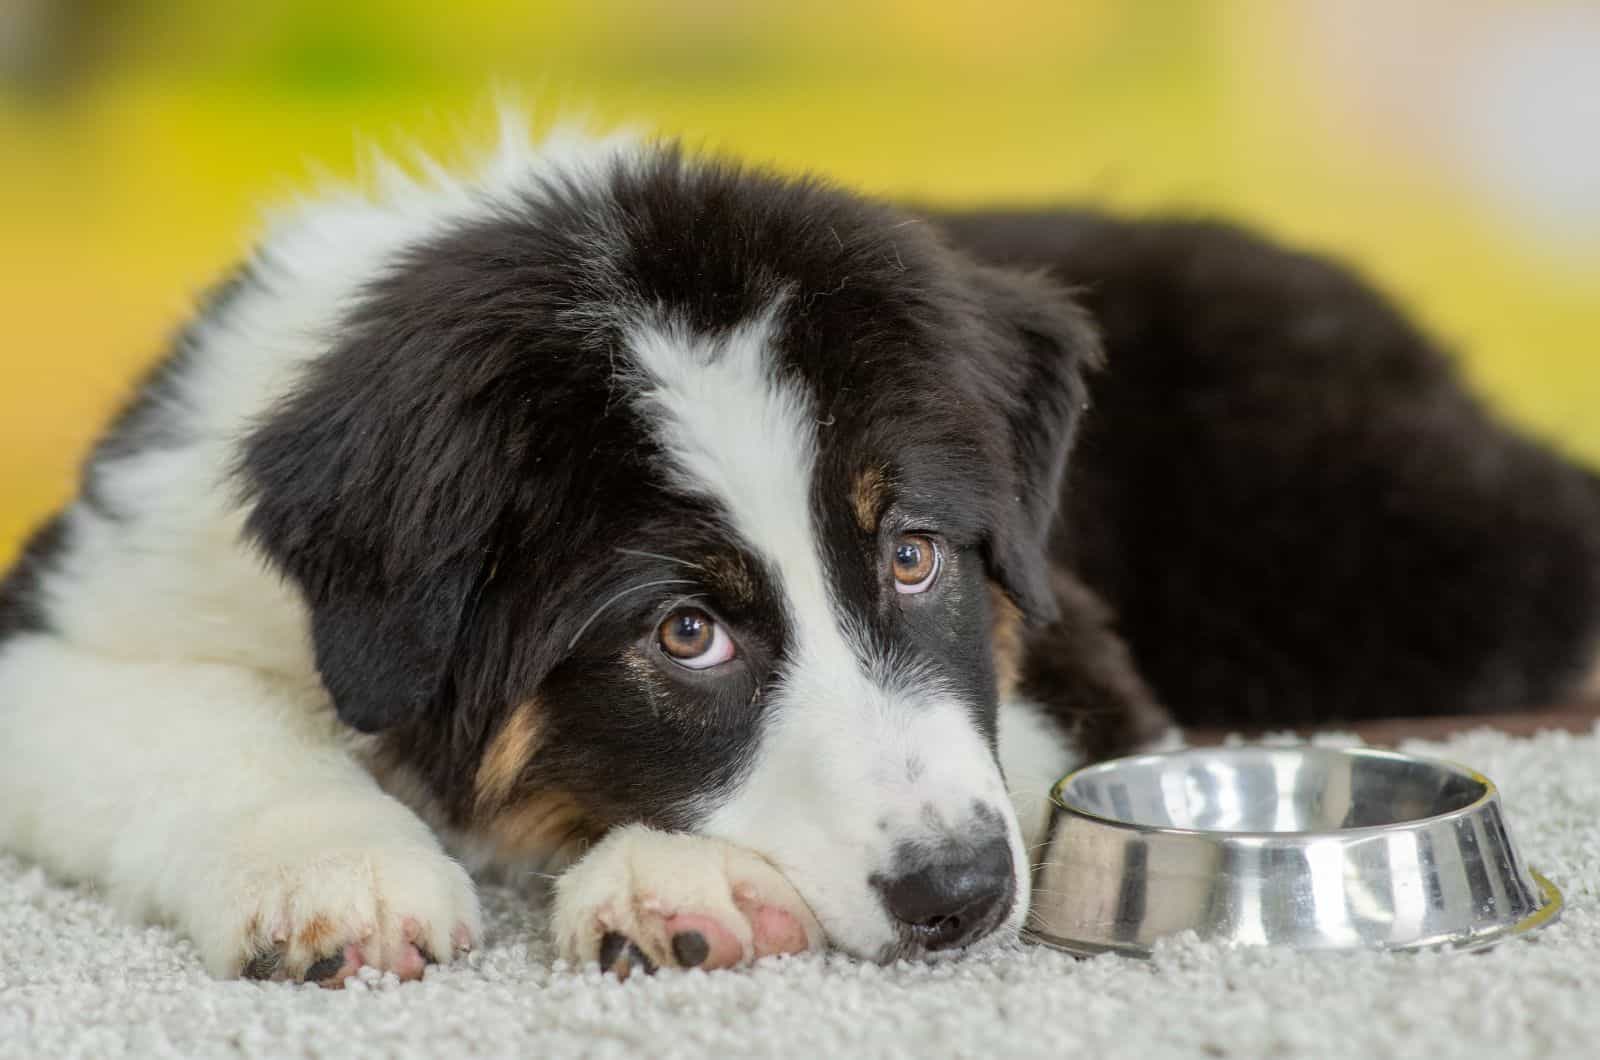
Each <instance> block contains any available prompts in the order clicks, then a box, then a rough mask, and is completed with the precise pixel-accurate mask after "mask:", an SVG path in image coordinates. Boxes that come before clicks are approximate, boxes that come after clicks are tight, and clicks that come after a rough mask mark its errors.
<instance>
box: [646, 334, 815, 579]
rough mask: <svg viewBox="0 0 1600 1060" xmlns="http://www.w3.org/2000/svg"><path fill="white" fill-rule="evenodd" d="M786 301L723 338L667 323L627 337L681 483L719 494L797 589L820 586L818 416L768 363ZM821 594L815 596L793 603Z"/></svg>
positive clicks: (738, 526)
mask: <svg viewBox="0 0 1600 1060" xmlns="http://www.w3.org/2000/svg"><path fill="white" fill-rule="evenodd" d="M779 309H780V307H779V306H777V305H774V306H773V307H771V308H770V309H769V310H768V311H767V312H766V313H764V314H762V315H761V316H760V317H758V318H756V319H755V320H753V321H749V322H747V323H744V324H741V325H739V326H738V327H736V328H733V329H732V330H730V331H728V332H726V333H724V334H721V335H716V336H704V335H696V334H694V333H693V332H691V331H690V330H689V329H688V328H686V327H683V326H681V325H678V324H676V323H673V322H669V321H657V322H654V324H653V325H646V326H640V327H636V328H635V329H633V331H632V332H631V334H630V335H629V336H628V344H629V346H630V348H631V350H632V353H633V357H634V361H635V363H636V364H637V365H638V366H639V369H640V370H641V371H642V372H643V373H644V376H645V378H644V379H643V380H642V383H643V389H642V391H641V393H640V395H639V396H640V398H641V400H642V401H643V402H644V404H645V405H646V406H647V408H648V409H649V411H651V412H652V413H653V415H652V417H651V418H652V419H653V420H654V426H655V428H656V435H657V438H658V440H659V441H660V443H661V445H662V448H663V449H664V450H665V451H666V453H667V456H668V459H670V460H671V461H672V464H673V469H674V470H675V471H676V473H677V477H678V479H679V481H680V483H681V484H682V485H683V486H684V487H685V488H687V489H688V490H690V491H692V492H694V493H698V494H700V495H703V496H705V497H708V498H710V499H712V500H714V501H716V502H717V503H718V504H719V505H721V506H722V508H723V509H724V510H725V511H726V512H727V513H728V515H729V517H730V518H731V519H732V521H733V526H734V529H735V530H736V531H737V532H738V533H739V535H740V536H741V537H743V538H744V539H745V541H746V542H747V543H748V544H749V545H750V546H751V547H752V548H755V549H756V550H758V551H759V552H761V553H762V554H763V555H764V556H765V557H766V558H767V559H768V560H769V561H771V562H772V563H773V565H774V566H776V567H777V568H778V569H779V570H780V571H781V572H782V575H783V578H784V581H785V583H786V584H788V585H789V586H790V587H791V591H792V592H796V593H800V594H802V595H803V597H807V598H809V597H813V596H817V595H820V594H821V591H822V587H823V581H822V571H821V569H820V567H819V566H818V563H819V557H818V555H817V550H816V548H815V545H814V542H813V541H812V535H811V511H810V487H811V468H812V464H813V463H814V462H815V452H816V422H815V420H814V419H813V417H812V412H811V407H810V405H811V403H810V401H809V400H808V398H807V395H806V394H805V392H804V391H803V390H801V389H800V388H799V387H798V386H794V385H792V384H785V383H783V382H782V381H780V380H778V379H777V378H775V377H774V374H773V372H772V368H771V366H770V365H769V350H770V343H771V339H772V333H773V330H774V328H775V326H776V318H777V316H778V313H779ZM801 602H814V601H812V600H810V599H805V600H792V601H791V603H794V604H799V603H801Z"/></svg>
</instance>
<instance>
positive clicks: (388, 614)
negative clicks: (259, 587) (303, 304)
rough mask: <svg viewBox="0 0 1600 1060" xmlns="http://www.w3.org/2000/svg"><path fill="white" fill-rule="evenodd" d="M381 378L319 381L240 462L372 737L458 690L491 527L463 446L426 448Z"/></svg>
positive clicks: (262, 530) (254, 508)
mask: <svg viewBox="0 0 1600 1060" xmlns="http://www.w3.org/2000/svg"><path fill="white" fill-rule="evenodd" d="M375 385H376V384H374V382H373V381H372V380H367V381H362V380H356V379H352V378H350V377H348V376H346V377H344V378H332V377H330V376H329V374H327V373H324V375H323V377H321V378H314V379H313V380H312V381H311V383H310V384H309V385H308V386H306V387H304V388H303V389H302V390H301V391H299V392H297V393H296V394H295V395H293V396H292V397H291V398H290V399H289V400H288V401H286V402H285V403H283V404H282V405H281V406H280V407H278V408H277V409H275V410H274V411H273V412H272V414H271V415H270V416H269V417H268V418H267V419H266V420H265V421H264V423H263V424H262V425H261V426H259V427H258V428H257V429H256V430H255V431H254V432H253V433H252V434H251V435H250V436H249V438H248V440H247V443H246V446H245V448H244V451H243V456H242V458H241V461H240V464H239V467H238V469H237V470H238V473H239V475H240V478H241V480H242V482H243V484H244V493H245V500H246V502H247V504H248V509H247V511H248V515H247V520H246V533H247V535H248V536H249V537H250V538H251V539H252V540H253V542H254V543H255V544H256V546H257V547H258V548H259V549H260V550H261V551H262V552H263V553H265V555H266V557H267V558H268V559H269V560H270V561H271V563H272V564H273V566H275V567H276V568H278V569H279V570H280V571H281V572H282V573H283V574H284V575H285V576H287V578H288V579H289V581H290V582H292V583H293V584H294V585H296V586H297V587H298V588H299V589H300V590H301V591H302V593H303V595H304V597H305V600H306V603H307V605H308V607H309V610H310V618H311V638H312V647H313V648H314V650H315V652H316V662H317V669H318V672H319V674H320V675H321V677H322V681H323V683H324V685H326V686H327V689H328V692H329V693H330V695H331V696H332V698H333V703H334V707H335V709H336V711H337V712H338V715H339V718H340V720H342V721H343V722H345V723H346V724H347V725H350V726H352V727H353V728H355V729H357V730H359V731H361V732H369V733H370V732H377V731H380V730H382V729H386V728H389V727H391V726H394V725H398V724H402V723H404V722H407V721H410V720H413V719H415V718H416V717H418V716H420V715H421V714H422V713H423V712H424V711H425V710H426V709H427V708H428V707H429V706H431V705H433V704H435V703H437V702H439V701H440V698H441V697H442V696H443V695H444V694H445V693H446V692H447V685H448V681H449V671H450V665H451V661H452V658H453V655H454V652H455V647H456V643H457V641H458V639H459V636H460V633H461V630H462V628H463V625H464V623H465V622H466V620H467V617H468V610H469V608H470V606H471V603H472V600H473V598H474V596H475V593H476V591H477V588H478V587H479V585H480V580H481V577H482V572H483V571H484V570H485V566H486V559H487V557H486V555H485V552H486V551H487V548H486V544H485V543H486V542H487V540H488V534H489V532H490V527H488V526H486V525H484V524H483V523H481V522H479V521H477V520H479V519H480V518H481V513H483V512H484V510H485V505H484V501H485V500H486V498H482V497H474V496H472V495H471V494H472V493H474V492H475V491H474V489H473V483H472V481H471V477H470V475H468V474H466V471H465V468H466V465H465V464H464V463H463V462H462V461H460V459H459V457H458V456H457V454H456V451H457V449H458V445H457V444H455V443H452V442H450V441H449V440H447V439H439V438H435V439H434V441H435V442H436V443H442V444H439V448H438V449H437V450H436V451H434V452H431V453H430V452H426V451H424V450H423V448H422V446H421V445H420V444H419V443H420V441H421V439H419V438H418V437H417V436H416V430H417V426H418V424H417V423H413V424H409V425H408V424H406V423H404V422H402V421H401V420H399V419H397V418H396V416H395V414H394V413H390V412H385V411H379V410H382V409H383V403H384V401H385V400H386V398H385V395H382V394H379V393H375V392H373V390H374V388H375ZM388 397H393V395H388ZM393 408H394V410H395V411H396V412H399V410H402V409H404V404H403V403H398V404H396V405H394V406H393ZM401 415H403V413H401ZM420 419H421V418H419V420H418V422H419V423H420ZM452 465H456V466H452ZM446 513H449V514H448V515H446ZM445 518H453V519H455V520H456V521H457V526H456V528H455V532H454V533H453V534H452V535H450V537H449V538H446V537H445V536H444V535H443V534H442V533H440V532H438V530H437V529H436V525H437V524H438V523H439V522H440V521H441V520H442V519H445Z"/></svg>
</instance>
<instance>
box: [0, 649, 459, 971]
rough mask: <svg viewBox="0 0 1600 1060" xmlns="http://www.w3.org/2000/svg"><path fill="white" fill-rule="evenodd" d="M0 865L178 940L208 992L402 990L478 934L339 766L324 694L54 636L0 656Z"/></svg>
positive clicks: (430, 843)
mask: <svg viewBox="0 0 1600 1060" xmlns="http://www.w3.org/2000/svg"><path fill="white" fill-rule="evenodd" d="M0 749H3V752H4V755H5V759H6V760H5V762H4V767H3V768H0V846H3V847H6V848H9V849H12V850H16V851H18V852H19V853H22V854H24V855H26V856H30V857H33V858H36V859H37V860H39V861H40V862H42V863H43V864H45V865H46V866H48V867H50V868H52V869H54V870H56V871H59V872H62V873H64V874H67V875H69V876H73V877H76V878H80V879H85V880H89V881H93V882H94V883H95V884H97V885H99V886H101V887H103V888H104V889H105V892H106V894H107V896H108V897H109V898H110V899H111V900H112V901H114V902H115V903H116V904H117V905H118V906H119V907H120V908H122V909H123V910H124V911H126V912H128V913H130V914H134V915H138V916H143V917H150V916H154V917H158V918H162V919H165V920H167V921H170V922H172V923H173V924H175V925H176V926H177V927H178V928H179V929H180V930H182V931H183V932H185V933H186V934H188V935H189V936H190V937H191V938H192V939H193V940H194V942H195V944H196V945H197V946H198V947H199V950H200V953H201V955H202V957H203V958H204V960H205V962H206V965H207V966H208V967H209V968H210V969H211V970H212V971H213V972H214V973H216V974H218V975H241V974H242V975H245V976H249V977H253V978H272V979H294V980H312V981H319V982H324V983H327V984H328V985H338V984H339V983H342V982H343V980H344V977H345V976H347V975H350V974H353V973H354V972H355V970H356V969H357V968H358V967H360V966H361V965H362V964H367V965H370V966H373V967H377V968H381V969H386V970H390V971H393V972H395V973H396V974H398V975H400V976H401V977H402V978H415V977H417V976H420V975H421V974H422V969H423V965H424V963H425V962H426V961H428V960H430V959H439V960H448V959H449V958H450V957H451V956H452V954H453V953H454V952H455V951H458V950H461V949H463V948H466V947H468V946H470V945H471V944H472V943H473V942H474V940H475V939H476V938H477V936H478V934H479V931H480V925H481V921H480V915H479V911H478V901H477V895H476V892H475V890H474V888H473V885H472V882H471V880H470V878H469V877H468V876H467V874H466V872H465V871H463V870H462V868H461V867H460V866H459V865H457V864H456V863H455V862H454V861H452V860H451V859H450V858H448V857H447V856H445V854H444V853H443V851H442V850H441V849H440V847H439V844H438V841H437V840H436V839H435V837H434V835H433V833H432V832H431V831H430V830H429V829H428V827H427V826H426V825H425V824H423V822H422V821H421V820H420V819H418V818H417V817H416V815H415V814H413V813H412V812H411V811H410V810H408V809H407V808H406V807H405V806H403V805H401V804H400V803H399V802H397V801H396V800H394V799H392V798H390V797H389V796H388V795H385V794H384V793H383V792H382V791H381V790H380V789H379V788H378V786H377V784H376V783H375V781H374V780H373V779H372V777H371V776H370V775H369V774H368V773H367V772H366V771H365V770H364V769H363V768H362V767H361V766H360V765H359V764H358V763H357V762H356V761H355V760H354V759H353V758H352V757H351V756H350V754H349V753H348V752H347V751H346V750H345V749H344V748H343V747H342V746H341V743H340V737H339V728H338V725H337V723H336V722H335V721H334V720H333V718H332V712H331V709H329V708H328V707H327V706H326V704H325V699H324V696H323V693H322V692H321V689H320V688H304V687H291V686H289V685H287V684H281V683H277V682H275V681H274V680H273V679H271V678H269V677H267V676H265V675H262V674H259V673H256V672H254V671H249V670H245V669H241V668H237V667H233V666H229V665H222V664H209V663H153V662H134V661H123V660H116V659H112V658H108V657H106V656H103V655H98V654H93V653H89V652H85V651H80V650H76V649H74V648H73V647H71V646H69V645H68V644H67V643H66V642H64V641H63V640H61V639H59V638H57V637H54V636H49V635H28V636H22V637H18V638H15V639H13V640H11V641H9V642H7V643H5V644H4V645H3V647H0Z"/></svg>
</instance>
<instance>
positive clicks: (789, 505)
mask: <svg viewBox="0 0 1600 1060" xmlns="http://www.w3.org/2000/svg"><path fill="white" fill-rule="evenodd" d="M780 311H781V303H779V304H775V305H774V306H772V307H771V308H769V309H768V311H767V312H765V313H763V314H762V315H760V316H759V317H756V318H755V319H753V320H751V321H749V322H747V323H745V324H742V325H740V326H739V327H736V328H732V329H730V330H728V331H726V332H722V333H719V334H716V335H702V334H696V333H695V332H693V331H692V330H691V329H689V328H687V327H685V326H683V325H682V324H680V323H677V322H674V321H671V320H669V319H655V320H650V321H647V322H642V323H640V324H638V325H636V326H635V327H634V328H633V329H631V331H630V332H629V333H628V335H627V342H628V346H629V350H630V353H631V355H632V358H633V361H634V363H635V365H636V366H637V371H636V373H635V374H634V378H633V379H631V380H630V382H631V383H633V384H634V385H635V386H636V387H637V391H636V393H635V401H636V402H637V404H638V406H639V407H640V408H641V409H642V411H643V412H644V413H645V414H646V417H647V419H648V420H649V422H650V424H651V427H652V429H653V431H654V433H655V435H656V437H657V439H658V441H659V442H660V444H661V446H662V449H663V450H664V453H665V456H666V459H667V460H668V461H669V462H670V468H671V471H672V474H673V476H674V477H675V479H676V481H677V484H678V486H679V487H680V488H682V489H684V490H685V491H687V492H691V493H694V494H696V495H699V496H703V497H706V498H708V499H710V500H712V501H713V502H714V503H716V504H717V505H718V506H719V507H720V508H721V509H722V510H723V511H724V512H725V513H726V515H727V517H728V519H729V521H730V522H731V524H732V529H733V531H734V532H735V533H737V534H738V535H739V537H740V538H742V539H743V541H744V543H745V544H746V545H747V546H748V547H750V548H751V549H753V550H754V551H755V552H757V553H758V554H759V555H761V556H762V557H763V559H765V560H766V561H767V563H768V564H769V565H770V568H771V570H772V571H773V573H774V575H775V576H776V581H777V583H778V588H779V591H780V592H781V593H782V594H783V598H784V603H785V604H786V606H787V617H788V619H789V622H790V636H791V642H790V644H789V646H788V648H789V650H788V652H787V655H786V659H785V665H784V667H783V670H782V671H781V673H780V675H779V677H778V679H777V680H776V681H775V682H774V684H773V687H772V688H771V689H770V691H769V694H768V696H767V699H766V704H765V708H764V709H765V711H766V715H765V718H764V726H763V731H762V737H761V745H760V747H759V748H757V750H756V754H755V759H754V762H753V764H752V766H751V768H750V770H749V772H748V774H747V775H746V776H745V778H744V779H743V780H742V781H741V782H740V783H739V785H738V787H737V788H736V790H734V791H733V792H731V793H729V794H728V795H727V796H726V798H724V799H722V800H721V801H720V802H719V803H718V804H717V805H715V807H714V808H709V807H708V811H709V812H708V813H707V814H706V816H705V818H704V819H703V820H702V821H701V823H700V825H699V826H698V828H697V830H698V831H700V832H702V833H704V834H707V835H712V836H717V837H720V838H723V839H727V840H730V841H733V842H737V843H740V844H742V845H744V846H747V847H750V848H753V849H755V850H756V851H758V852H759V853H761V854H763V855H765V856H766V857H767V858H768V859H769V860H771V861H772V862H774V863H775V864H776V865H777V866H778V867H779V868H780V869H782V870H783V871H784V873H785V874H786V875H787V876H788V877H789V878H790V880H791V882H793V883H794V884H795V886H796V887H797V888H798V889H799V890H800V892H801V894H802V895H803V896H804V897H805V899H806V901H807V902H808V903H810V905H811V906H812V909H813V911H814V912H815V913H816V914H817V917H818V919H819V920H820V921H821V923H822V924H823V927H824V928H825V929H826V930H827V932H828V934H829V936H830V938H831V939H832V940H833V942H834V943H835V944H836V945H840V946H843V947H844V948H846V949H849V950H851V951H853V952H856V953H858V954H862V955H865V956H873V955H875V954H876V952H878V951H879V950H880V949H881V948H882V947H885V946H888V945H890V944H892V942H893V941H894V939H895V937H896V936H895V931H894V926H893V925H892V924H891V922H890V920H889V918H888V915H887V913H886V912H885V911H884V909H883V906H882V904H881V902H880V900H879V898H878V895H877V892H876V891H875V890H874V888H873V887H872V884H871V879H872V877H873V876H875V875H879V874H887V873H891V872H893V871H894V854H895V848H896V846H898V845H900V844H902V843H903V842H905V841H908V840H910V841H915V842H922V843H928V842H930V841H931V842H937V841H938V840H939V839H941V838H945V837H946V836H945V834H943V833H942V832H940V831H939V830H941V829H942V830H947V831H949V832H953V831H957V830H960V829H961V828H962V827H963V826H964V825H967V824H968V823H970V822H971V821H972V820H973V815H974V810H975V807H976V806H977V805H979V804H982V805H985V806H988V807H990V808H992V809H993V810H995V811H996V812H997V813H999V814H1001V815H1002V816H1004V817H1005V819H1006V821H1007V830H1008V833H1009V835H1010V839H1011V843H1012V848H1013V858H1014V862H1015V864H1016V866H1017V869H1018V879H1019V882H1018V891H1019V895H1018V897H1019V901H1018V908H1017V910H1016V912H1015V913H1014V917H1015V918H1020V917H1021V915H1022V912H1023V910H1024V908H1025V906H1026V896H1027V886H1028V883H1027V871H1026V862H1025V860H1024V854H1023V849H1022V843H1021V839H1020V834H1019V833H1018V831H1017V827H1016V822H1015V820H1014V818H1013V816H1012V814H1011V813H1010V812H1009V806H1008V804H1007V800H1006V794H1005V788H1004V785H1003V784H1002V783H1001V780H1000V773H999V770H998V768H997V767H996V765H995V762H994V758H993V755H992V754H991V752H990V749H989V747H988V745H987V743H986V742H985V741H984V738H983V736H982V734H981V732H980V731H979V729H978V727H977V725H976V724H975V722H974V721H973V718H972V715H971V713H970V709H969V705H968V704H965V703H963V702H961V701H960V700H958V699H957V698H956V697H955V696H954V695H952V694H950V692H949V691H948V690H946V689H945V688H943V687H942V685H941V682H939V681H938V680H937V679H936V677H935V676H934V675H933V674H931V673H929V672H928V671H927V670H925V669H924V670H922V671H921V672H917V671H915V670H908V669H906V668H905V665H904V664H905V663H908V662H909V660H902V665H901V666H899V667H897V666H896V665H894V663H893V661H891V660H888V659H874V658H871V657H870V655H869V651H868V647H867V645H866V644H865V642H864V641H863V638H862V637H861V636H860V635H859V632H858V627H857V626H856V624H855V623H854V622H853V621H852V620H851V618H850V616H848V615H847V614H844V613H843V612H842V610H841V608H840V606H839V605H838V602H837V601H836V599H835V597H834V594H833V593H831V592H830V590H829V581H828V577H827V574H826V571H825V566H824V559H823V550H822V548H821V542H820V539H819V537H818V534H817V530H816V523H815V520H814V518H813V514H812V510H811V497H812V483H813V474H814V469H815V464H816V448H817V423H816V418H815V410H814V409H813V407H812V402H811V400H810V396H809V395H808V394H807V392H806V391H805V390H804V389H803V385H802V383H801V382H800V381H799V380H797V379H793V378H786V377H784V376H783V375H782V374H781V373H780V371H779V368H778V365H777V364H776V363H775V359H774V354H773V350H772V340H773V338H774V332H775V330H776V328H777V326H778V323H779V317H780ZM842 488H843V486H842V484H841V489H842ZM897 669H898V670H899V672H896V670H897ZM1014 922H1015V921H1014Z"/></svg>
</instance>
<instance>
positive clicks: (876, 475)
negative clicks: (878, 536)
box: [850, 467, 888, 534]
mask: <svg viewBox="0 0 1600 1060" xmlns="http://www.w3.org/2000/svg"><path fill="white" fill-rule="evenodd" d="M887 488H888V483H887V482H885V480H884V477H883V472H882V471H881V470H879V469H878V468H876V467H864V468H862V469H861V470H860V471H857V472H856V474H855V477H854V478H853V479H852V480H851V482H850V508H851V510H852V511H854V512H855V516H856V525H857V526H859V527H861V529H862V530H863V531H864V532H866V533H869V534H875V533H877V532H878V511H879V509H881V508H882V507H883V496H884V492H885V491H886V490H887Z"/></svg>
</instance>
